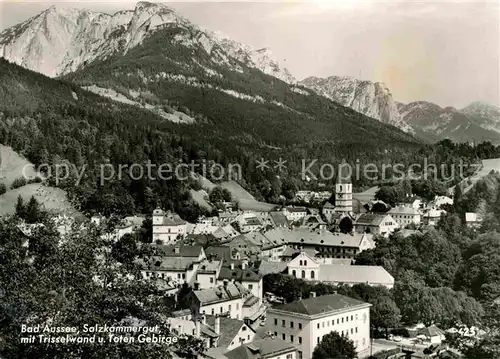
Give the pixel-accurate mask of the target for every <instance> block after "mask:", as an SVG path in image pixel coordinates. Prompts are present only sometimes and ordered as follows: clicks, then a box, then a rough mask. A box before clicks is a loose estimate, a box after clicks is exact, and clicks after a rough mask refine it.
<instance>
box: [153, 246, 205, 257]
mask: <svg viewBox="0 0 500 359" xmlns="http://www.w3.org/2000/svg"><path fill="white" fill-rule="evenodd" d="M153 246H155V247H156V248H157V249H158V250H159V251H160V253H162V254H163V255H164V256H166V257H196V258H198V257H199V256H200V254H202V252H203V247H202V246H187V245H179V246H175V245H162V244H155V245H153Z"/></svg>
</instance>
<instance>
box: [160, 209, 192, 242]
mask: <svg viewBox="0 0 500 359" xmlns="http://www.w3.org/2000/svg"><path fill="white" fill-rule="evenodd" d="M186 225H187V222H186V221H184V220H183V219H181V218H180V217H179V215H177V214H175V213H171V212H164V211H162V210H161V209H160V208H157V209H155V210H154V211H153V241H154V242H155V243H161V244H173V243H175V242H176V240H177V239H178V238H180V237H183V236H184V235H185V234H186Z"/></svg>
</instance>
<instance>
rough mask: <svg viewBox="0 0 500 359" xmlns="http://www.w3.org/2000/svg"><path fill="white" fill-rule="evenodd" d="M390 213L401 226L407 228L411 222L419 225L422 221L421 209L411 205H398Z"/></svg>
mask: <svg viewBox="0 0 500 359" xmlns="http://www.w3.org/2000/svg"><path fill="white" fill-rule="evenodd" d="M388 214H389V215H390V216H391V217H392V218H394V220H395V221H396V223H397V224H398V225H399V226H400V227H401V228H405V227H406V226H408V225H410V224H414V225H416V226H418V225H420V222H421V214H420V211H419V210H418V209H415V208H413V207H410V206H396V207H394V208H391V210H390V211H389V212H388Z"/></svg>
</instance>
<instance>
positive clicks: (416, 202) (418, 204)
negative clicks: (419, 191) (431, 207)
mask: <svg viewBox="0 0 500 359" xmlns="http://www.w3.org/2000/svg"><path fill="white" fill-rule="evenodd" d="M397 205H398V206H402V207H410V208H413V209H417V210H419V209H422V207H423V206H424V203H423V201H422V198H420V197H419V196H407V197H406V198H405V199H403V201H402V202H401V203H398V204H397Z"/></svg>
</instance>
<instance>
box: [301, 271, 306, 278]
mask: <svg viewBox="0 0 500 359" xmlns="http://www.w3.org/2000/svg"><path fill="white" fill-rule="evenodd" d="M305 278H306V271H305V270H303V271H302V279H305Z"/></svg>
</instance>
